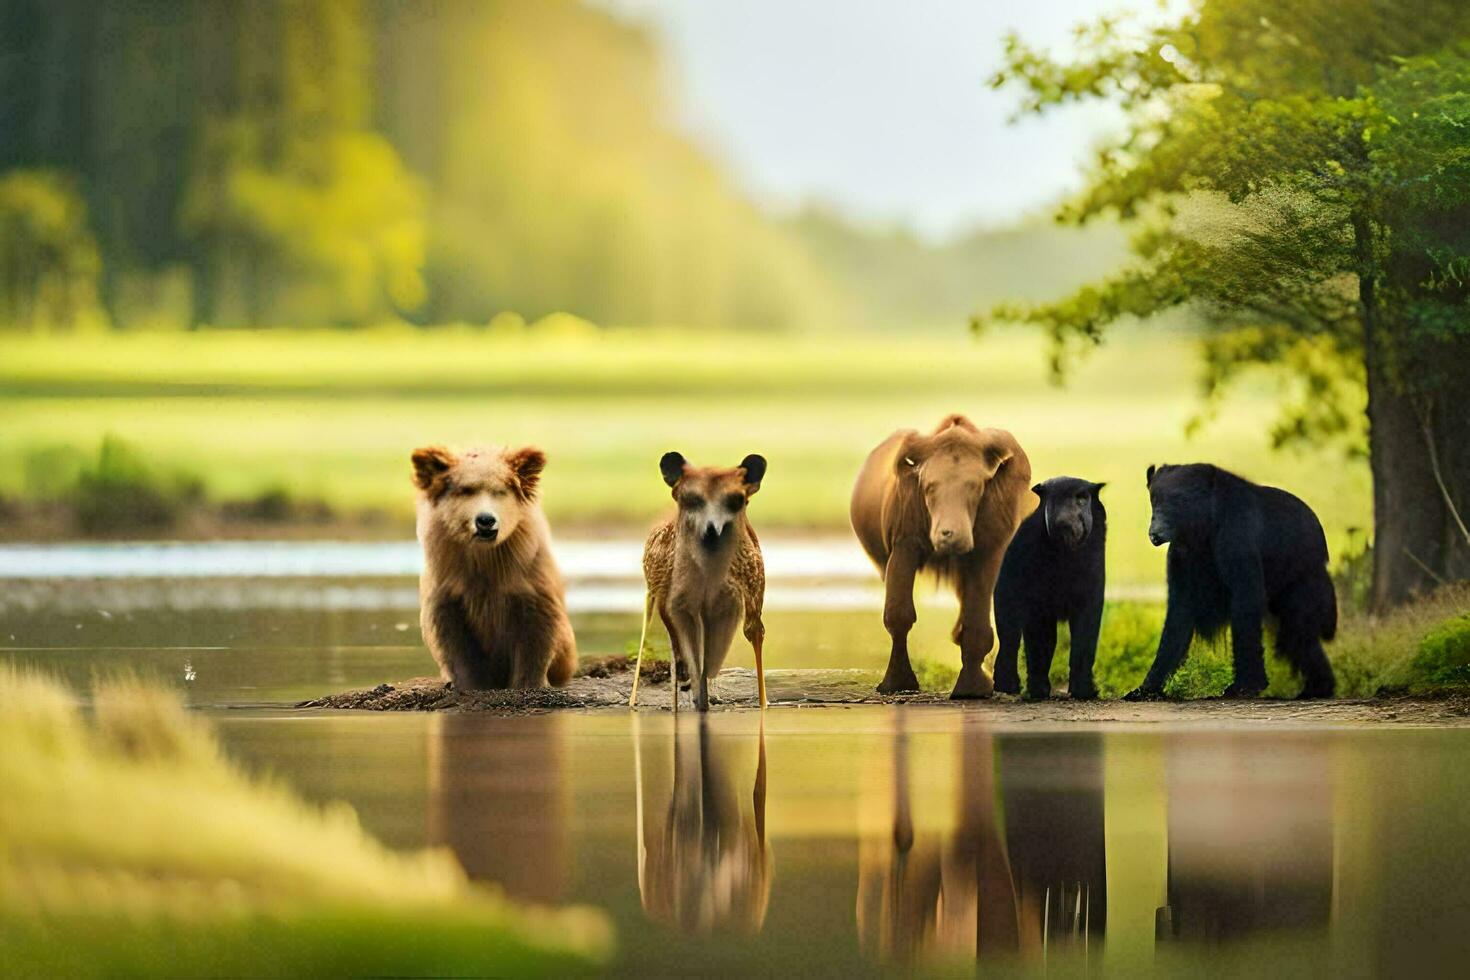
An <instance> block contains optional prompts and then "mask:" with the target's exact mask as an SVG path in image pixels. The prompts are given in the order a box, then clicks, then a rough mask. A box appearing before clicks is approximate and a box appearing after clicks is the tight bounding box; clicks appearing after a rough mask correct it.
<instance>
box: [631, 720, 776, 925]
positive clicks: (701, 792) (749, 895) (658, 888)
mask: <svg viewBox="0 0 1470 980" xmlns="http://www.w3.org/2000/svg"><path fill="white" fill-rule="evenodd" d="M638 724H639V722H638V720H637V719H635V720H634V726H635V727H634V743H633V744H634V754H633V766H634V779H635V781H636V782H637V784H638V787H637V788H638V803H637V808H638V811H637V821H638V892H639V894H640V896H641V897H642V900H643V908H644V911H646V912H647V913H648V916H649V918H651V919H654V920H656V921H658V922H662V923H665V924H666V925H668V926H671V927H672V928H674V929H676V930H678V931H679V932H682V933H690V934H695V935H708V934H711V933H715V932H723V933H736V934H743V935H755V934H756V933H758V932H760V931H761V927H762V926H763V925H764V924H765V919H766V906H767V905H768V904H769V902H770V898H771V849H770V845H769V844H767V842H766V739H765V730H764V727H763V728H762V729H761V734H760V739H759V743H758V747H757V761H756V769H755V781H754V789H753V791H752V792H751V794H750V796H749V797H745V796H744V795H743V793H742V790H743V788H744V786H745V785H746V784H744V783H743V782H741V783H740V785H739V786H738V787H737V781H736V776H735V774H736V772H739V771H746V772H748V769H747V768H746V766H747V765H748V763H745V764H742V761H741V760H740V759H738V758H737V757H736V756H737V754H738V753H739V751H740V749H741V748H742V747H744V746H747V745H748V744H749V743H748V742H747V741H746V740H744V739H736V738H721V737H719V736H715V735H712V734H711V733H710V731H709V722H708V719H707V716H704V715H700V716H699V717H698V718H697V719H688V721H687V723H686V721H685V720H684V719H680V720H679V721H678V722H677V723H676V729H675V735H674V740H673V756H674V758H673V786H672V789H671V790H668V791H660V790H656V789H654V788H653V787H655V786H660V784H662V786H666V785H667V784H666V783H664V782H663V780H661V779H660V778H659V777H658V776H656V775H653V774H652V772H651V770H652V764H651V763H652V759H645V758H644V752H643V747H642V739H640V738H639V737H638V729H637V726H638ZM650 755H652V753H650ZM645 769H647V770H650V771H649V772H646V771H645ZM660 788H662V787H660ZM747 798H748V799H749V800H750V801H751V803H750V805H749V806H747V805H746V803H745V800H746V799H747ZM664 800H667V801H668V802H667V804H666V805H660V804H661V803H662V801H664ZM660 811H662V813H663V814H664V817H663V820H662V821H660V820H659V819H658V816H657V814H658V813H659V812H660Z"/></svg>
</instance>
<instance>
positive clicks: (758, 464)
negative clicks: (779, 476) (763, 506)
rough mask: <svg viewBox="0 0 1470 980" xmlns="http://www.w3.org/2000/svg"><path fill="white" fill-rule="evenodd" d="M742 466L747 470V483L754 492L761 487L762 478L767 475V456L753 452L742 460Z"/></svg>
mask: <svg viewBox="0 0 1470 980" xmlns="http://www.w3.org/2000/svg"><path fill="white" fill-rule="evenodd" d="M740 468H741V469H742V470H744V471H745V485H746V486H748V487H750V488H751V491H750V492H751V493H754V492H755V491H756V490H758V489H759V488H760V485H761V480H763V479H765V477H766V458H765V457H764V456H760V455H758V454H756V453H751V454H750V455H749V456H747V457H745V458H744V459H742V460H741V461H740Z"/></svg>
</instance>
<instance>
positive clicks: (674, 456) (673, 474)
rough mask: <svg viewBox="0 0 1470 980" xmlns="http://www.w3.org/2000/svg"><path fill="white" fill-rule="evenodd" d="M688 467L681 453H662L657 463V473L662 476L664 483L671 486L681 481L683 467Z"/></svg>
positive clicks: (687, 462)
mask: <svg viewBox="0 0 1470 980" xmlns="http://www.w3.org/2000/svg"><path fill="white" fill-rule="evenodd" d="M688 465H689V461H688V460H686V459H685V458H684V456H683V454H682V453H664V454H663V456H662V457H661V458H660V459H659V461H658V471H659V472H660V473H662V474H663V475H664V482H665V483H667V484H668V485H669V486H673V485H674V484H676V483H678V482H679V481H680V480H681V479H683V477H684V467H686V466H688Z"/></svg>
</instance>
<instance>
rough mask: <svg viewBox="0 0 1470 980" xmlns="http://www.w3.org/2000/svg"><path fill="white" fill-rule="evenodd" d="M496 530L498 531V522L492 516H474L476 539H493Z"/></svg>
mask: <svg viewBox="0 0 1470 980" xmlns="http://www.w3.org/2000/svg"><path fill="white" fill-rule="evenodd" d="M498 530H500V521H498V520H497V519H496V517H495V515H494V514H476V515H475V534H476V535H477V536H478V537H482V538H493V537H494V536H495V532H496V531H498Z"/></svg>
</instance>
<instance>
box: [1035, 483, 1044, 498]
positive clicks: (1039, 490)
mask: <svg viewBox="0 0 1470 980" xmlns="http://www.w3.org/2000/svg"><path fill="white" fill-rule="evenodd" d="M1045 487H1046V484H1044V483H1038V484H1036V486H1034V487H1032V488H1031V492H1032V493H1034V494H1036V496H1038V497H1040V496H1041V495H1042V490H1043V489H1044V488H1045Z"/></svg>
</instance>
